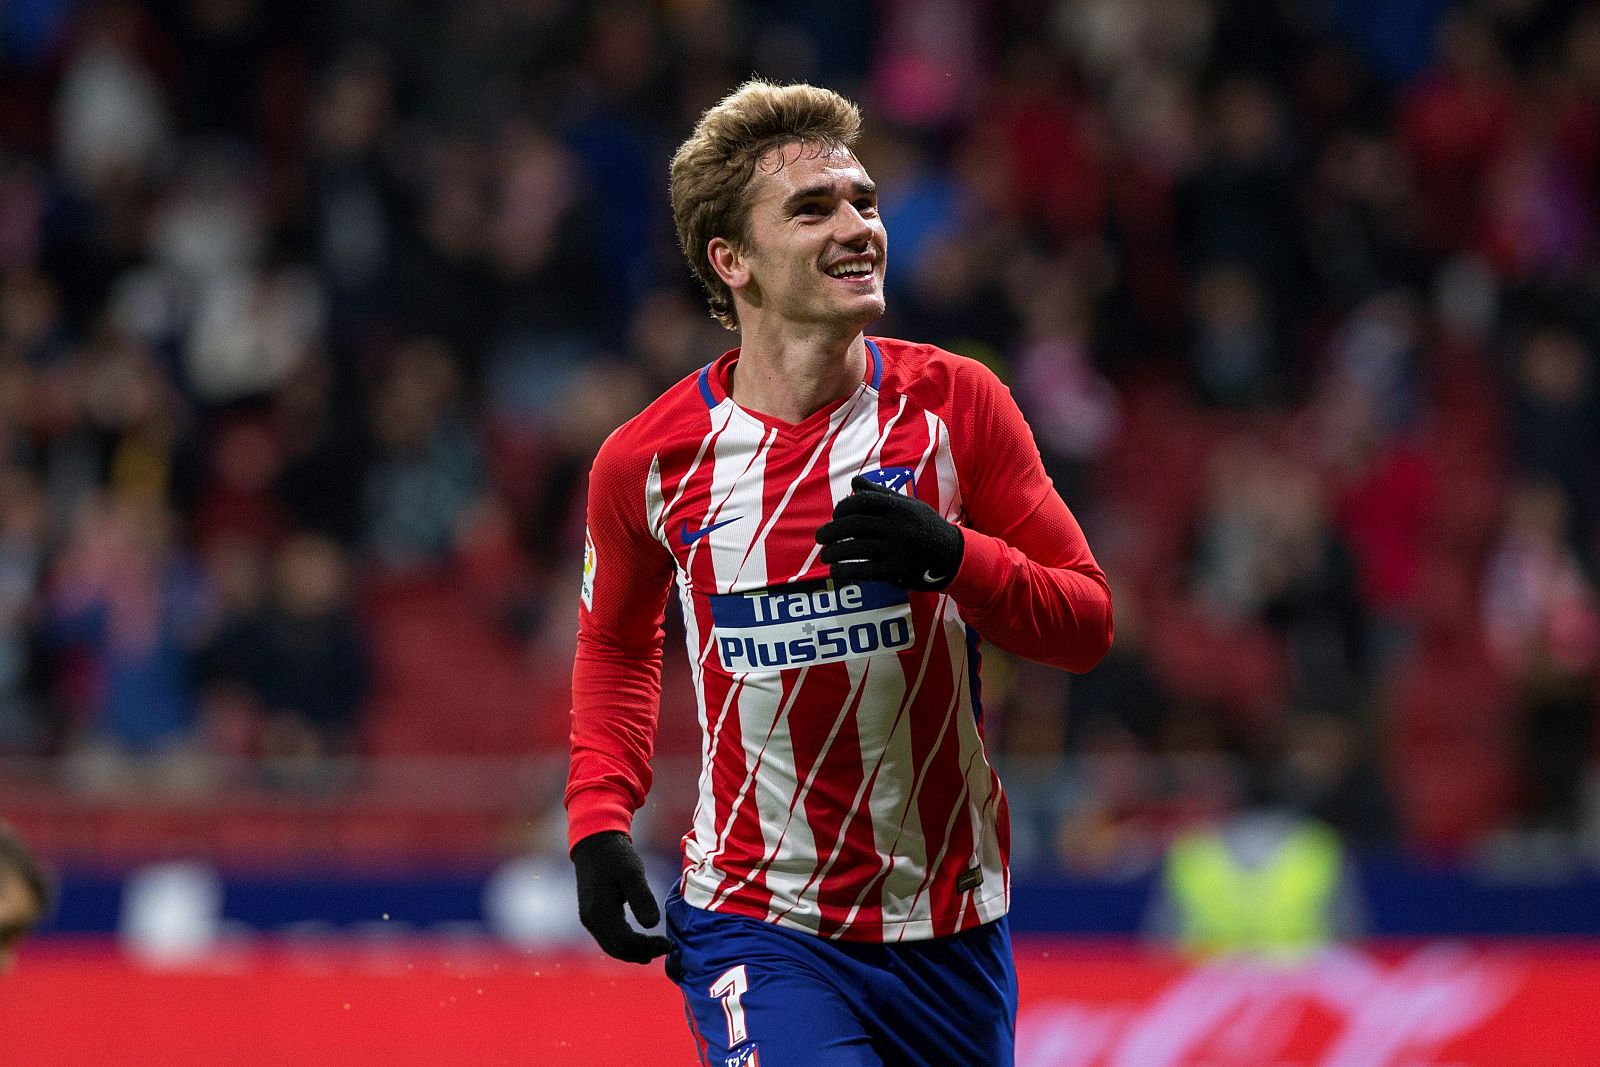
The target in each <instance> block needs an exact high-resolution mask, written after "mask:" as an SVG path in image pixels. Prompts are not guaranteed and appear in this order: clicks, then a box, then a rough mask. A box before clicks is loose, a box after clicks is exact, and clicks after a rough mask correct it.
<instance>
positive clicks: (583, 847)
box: [572, 830, 672, 963]
mask: <svg viewBox="0 0 1600 1067" xmlns="http://www.w3.org/2000/svg"><path fill="white" fill-rule="evenodd" d="M572 865H573V866H574V867H576V868H577V869H578V918H579V919H581V920H582V921H583V928H584V929H585V930H587V931H589V932H590V933H591V934H593V935H594V939H595V940H596V941H598V942H599V943H600V947H601V948H602V949H604V950H605V953H606V955H607V956H615V957H616V958H617V959H619V960H627V961H628V962H629V963H649V962H650V961H651V960H653V959H655V958H656V957H657V956H663V955H666V953H668V952H670V951H671V950H672V942H671V941H668V940H667V939H666V938H664V937H661V936H660V935H658V934H641V933H639V932H638V931H637V930H635V929H634V928H633V927H631V926H629V925H628V920H627V917H626V916H624V915H623V913H622V905H623V902H624V901H626V902H627V904H628V907H630V908H632V909H633V917H634V918H635V919H638V920H639V922H640V923H641V924H643V925H644V926H654V925H656V923H658V922H660V921H661V908H660V907H659V906H658V905H657V904H656V898H655V896H654V895H652V894H651V892H650V883H648V882H646V881H645V880H644V864H643V863H640V862H639V854H638V853H637V852H635V851H634V850H633V841H632V840H630V839H629V837H628V835H627V834H625V833H623V832H622V831H621V830H605V831H602V832H601V833H598V834H590V835H589V836H588V837H586V838H584V839H583V840H582V841H579V842H578V843H577V844H576V845H573V846H572Z"/></svg>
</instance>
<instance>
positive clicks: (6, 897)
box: [0, 823, 50, 974]
mask: <svg viewBox="0 0 1600 1067" xmlns="http://www.w3.org/2000/svg"><path fill="white" fill-rule="evenodd" d="M49 905H50V880H49V878H48V877H46V875H45V873H44V868H43V867H41V866H39V861H38V860H36V859H34V858H33V854H32V853H30V852H29V851H28V847H27V846H26V845H24V844H23V843H22V839H21V838H20V837H18V836H17V835H16V834H15V833H14V832H12V830H11V828H10V827H8V826H6V825H5V823H0V974H5V973H6V972H7V971H9V970H11V967H12V965H13V964H14V963H15V962H16V957H17V946H18V945H20V944H21V943H22V939H23V938H25V937H27V936H28V934H29V932H30V931H32V929H33V928H34V926H35V925H37V924H38V922H39V920H40V919H41V918H43V916H44V913H45V911H46V910H47V909H48V907H49Z"/></svg>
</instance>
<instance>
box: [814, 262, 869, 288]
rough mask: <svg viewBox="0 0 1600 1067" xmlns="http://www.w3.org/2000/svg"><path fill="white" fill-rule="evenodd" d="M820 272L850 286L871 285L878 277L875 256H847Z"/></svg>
mask: <svg viewBox="0 0 1600 1067" xmlns="http://www.w3.org/2000/svg"><path fill="white" fill-rule="evenodd" d="M822 273H824V274H826V275H827V276H828V277H830V278H833V279H834V280H836V281H840V282H843V283H844V284H846V285H849V286H852V287H866V286H871V285H872V283H873V282H874V281H876V280H877V277H878V262H877V257H876V256H849V257H846V258H845V259H841V260H838V261H837V262H834V263H831V264H829V265H828V266H826V267H824V268H822Z"/></svg>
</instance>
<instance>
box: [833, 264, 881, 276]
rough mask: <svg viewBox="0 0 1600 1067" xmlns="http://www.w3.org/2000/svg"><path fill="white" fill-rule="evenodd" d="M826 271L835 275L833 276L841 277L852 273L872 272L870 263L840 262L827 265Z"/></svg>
mask: <svg viewBox="0 0 1600 1067" xmlns="http://www.w3.org/2000/svg"><path fill="white" fill-rule="evenodd" d="M828 273H829V274H830V275H832V276H833V277H835V278H843V277H845V276H847V275H852V274H871V273H872V264H871V263H840V264H838V265H837V266H833V267H829V268H828Z"/></svg>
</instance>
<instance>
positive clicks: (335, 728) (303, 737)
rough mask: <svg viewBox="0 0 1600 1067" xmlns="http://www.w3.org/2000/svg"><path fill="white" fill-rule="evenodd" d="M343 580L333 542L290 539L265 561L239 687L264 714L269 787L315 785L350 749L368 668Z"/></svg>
mask: <svg viewBox="0 0 1600 1067" xmlns="http://www.w3.org/2000/svg"><path fill="white" fill-rule="evenodd" d="M349 581H350V577H349V563H348V560H347V559H346V557H345V554H344V551H343V550H342V549H341V548H340V547H339V546H338V545H337V544H336V543H334V542H333V541H330V540H328V539H327V538H325V537H318V536H315V535H310V534H300V535H297V536H295V537H292V538H290V539H289V540H287V541H286V542H285V543H284V545H283V547H282V548H280V549H279V550H278V552H277V555H276V557H275V558H274V559H273V561H272V579H271V584H270V587H269V589H268V593H267V596H266V600H265V603H264V604H263V606H262V610H261V611H260V612H258V613H257V614H256V616H255V617H254V618H253V619H252V620H251V621H250V623H249V624H248V628H247V638H246V640H247V645H248V651H247V653H246V654H247V656H248V665H247V668H246V669H247V671H248V675H247V686H248V689H249V691H250V693H251V695H252V696H253V697H254V698H255V700H256V702H257V704H258V706H259V708H260V710H261V713H262V715H263V716H264V722H263V725H262V731H261V755H262V757H263V759H264V760H265V762H266V767H265V770H266V773H267V774H268V776H269V777H270V778H271V779H272V780H273V781H278V782H282V783H284V784H291V785H315V784H318V783H319V781H322V780H325V779H327V778H328V777H329V776H330V775H332V774H334V773H336V772H338V771H339V770H340V769H341V768H340V767H339V766H338V763H337V762H336V761H338V760H340V759H348V758H349V757H350V756H351V755H353V754H354V752H355V751H356V749H355V741H356V731H357V729H358V728H359V727H360V725H361V711H362V709H363V707H364V706H365V703H366V699H367V696H368V694H369V691H370V681H369V676H370V667H369V662H368V661H369V656H368V652H367V648H366V641H365V639H364V637H363V634H362V631H361V626H360V624H359V622H358V621H357V620H356V618H355V616H354V614H353V612H352V608H351V604H350V599H349Z"/></svg>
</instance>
